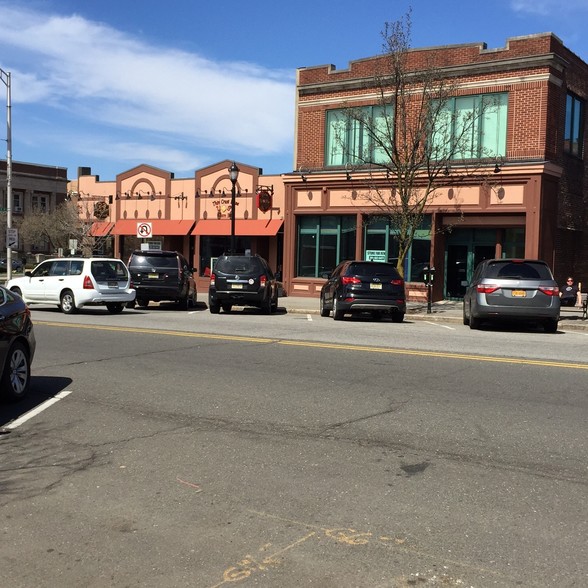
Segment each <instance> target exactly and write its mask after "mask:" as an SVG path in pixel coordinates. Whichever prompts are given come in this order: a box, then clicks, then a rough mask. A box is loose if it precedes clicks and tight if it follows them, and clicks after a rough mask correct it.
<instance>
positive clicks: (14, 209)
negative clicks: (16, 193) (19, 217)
mask: <svg viewBox="0 0 588 588" xmlns="http://www.w3.org/2000/svg"><path fill="white" fill-rule="evenodd" d="M12 211H13V212H18V213H20V214H22V206H15V207H14V208H13V209H12Z"/></svg>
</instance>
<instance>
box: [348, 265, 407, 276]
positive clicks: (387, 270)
mask: <svg viewBox="0 0 588 588" xmlns="http://www.w3.org/2000/svg"><path fill="white" fill-rule="evenodd" d="M346 273H347V274H349V275H353V276H366V277H368V278H372V277H375V276H393V277H395V278H399V277H400V275H399V273H398V271H397V269H396V268H395V267H394V265H392V264H391V263H352V264H351V265H350V266H349V268H348V270H347V272H346Z"/></svg>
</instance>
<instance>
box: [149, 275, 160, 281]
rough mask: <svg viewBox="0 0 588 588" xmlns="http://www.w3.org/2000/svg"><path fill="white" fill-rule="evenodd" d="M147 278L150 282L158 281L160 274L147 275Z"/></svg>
mask: <svg viewBox="0 0 588 588" xmlns="http://www.w3.org/2000/svg"><path fill="white" fill-rule="evenodd" d="M147 277H148V278H149V279H150V280H157V278H159V274H147Z"/></svg>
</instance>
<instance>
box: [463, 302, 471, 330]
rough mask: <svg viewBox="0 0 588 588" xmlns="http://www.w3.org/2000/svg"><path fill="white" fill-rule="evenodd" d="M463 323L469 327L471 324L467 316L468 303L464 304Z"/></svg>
mask: <svg viewBox="0 0 588 588" xmlns="http://www.w3.org/2000/svg"><path fill="white" fill-rule="evenodd" d="M463 324H464V325H465V326H466V327H467V326H468V325H469V324H470V319H469V317H468V316H466V305H465V303H464V305H463Z"/></svg>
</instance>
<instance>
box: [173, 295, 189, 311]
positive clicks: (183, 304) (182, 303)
mask: <svg viewBox="0 0 588 588" xmlns="http://www.w3.org/2000/svg"><path fill="white" fill-rule="evenodd" d="M176 304H177V307H178V310H189V309H190V299H189V298H188V297H187V296H184V297H182V298H179V299H178V300H177V301H176Z"/></svg>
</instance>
